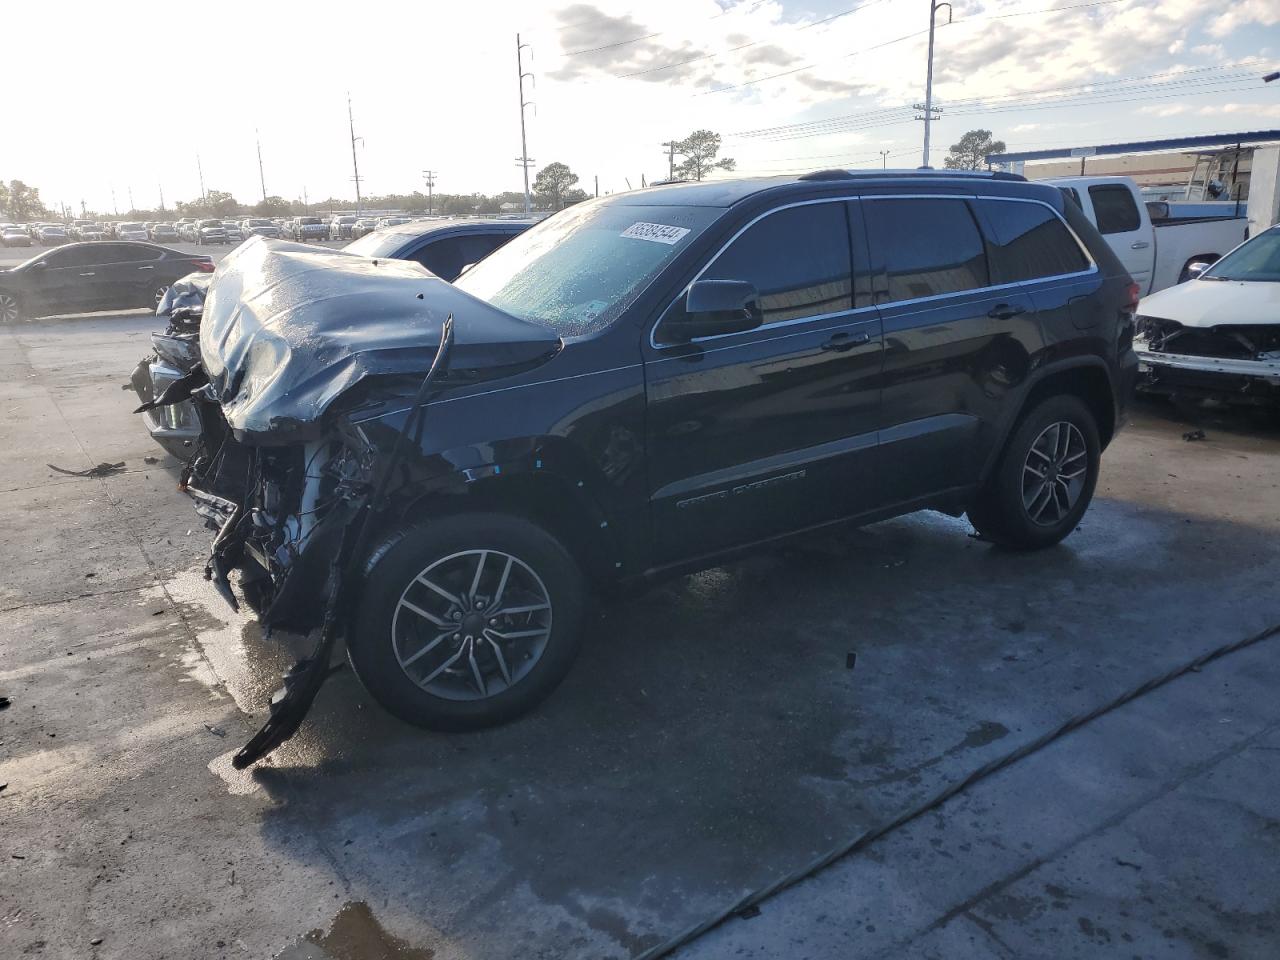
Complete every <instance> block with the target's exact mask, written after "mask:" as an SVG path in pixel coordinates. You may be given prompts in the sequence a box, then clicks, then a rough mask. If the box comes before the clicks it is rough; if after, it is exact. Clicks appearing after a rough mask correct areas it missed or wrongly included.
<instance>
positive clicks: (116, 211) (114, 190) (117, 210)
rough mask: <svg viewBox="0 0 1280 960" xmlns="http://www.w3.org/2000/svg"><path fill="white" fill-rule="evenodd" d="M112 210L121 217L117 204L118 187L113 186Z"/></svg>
mask: <svg viewBox="0 0 1280 960" xmlns="http://www.w3.org/2000/svg"><path fill="white" fill-rule="evenodd" d="M111 209H112V210H114V211H115V213H116V216H117V217H118V216H120V206H119V204H117V203H116V185H115V184H114V183H113V184H112V185H111Z"/></svg>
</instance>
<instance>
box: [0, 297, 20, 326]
mask: <svg viewBox="0 0 1280 960" xmlns="http://www.w3.org/2000/svg"><path fill="white" fill-rule="evenodd" d="M17 319H18V298H17V297H15V296H13V295H12V294H8V293H0V323H14V322H15V321H16V320H17Z"/></svg>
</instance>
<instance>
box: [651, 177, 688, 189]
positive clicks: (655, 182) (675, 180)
mask: <svg viewBox="0 0 1280 960" xmlns="http://www.w3.org/2000/svg"><path fill="white" fill-rule="evenodd" d="M673 183H693V181H692V180H690V179H688V178H687V177H672V178H671V179H670V180H650V181H649V186H651V187H669V186H671V185H672V184H673Z"/></svg>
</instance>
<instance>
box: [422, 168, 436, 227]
mask: <svg viewBox="0 0 1280 960" xmlns="http://www.w3.org/2000/svg"><path fill="white" fill-rule="evenodd" d="M422 179H423V182H425V183H426V185H427V216H431V215H432V214H433V213H434V212H435V206H434V204H433V203H432V202H431V191H432V188H434V187H435V185H436V172H435V171H434V170H423V171H422Z"/></svg>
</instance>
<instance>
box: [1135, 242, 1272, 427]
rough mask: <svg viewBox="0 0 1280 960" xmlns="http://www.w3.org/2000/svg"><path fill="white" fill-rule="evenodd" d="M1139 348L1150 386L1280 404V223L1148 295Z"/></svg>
mask: <svg viewBox="0 0 1280 960" xmlns="http://www.w3.org/2000/svg"><path fill="white" fill-rule="evenodd" d="M1134 351H1135V352H1136V353H1137V355H1138V360H1139V362H1140V366H1139V371H1140V373H1141V378H1140V381H1139V383H1140V386H1141V388H1142V389H1144V390H1149V391H1153V392H1157V393H1164V394H1174V395H1179V396H1188V397H1214V398H1218V399H1227V400H1234V401H1238V402H1246V403H1271V402H1280V226H1274V227H1271V228H1270V229H1268V230H1265V231H1263V232H1262V233H1260V234H1258V235H1257V236H1256V237H1254V238H1252V239H1251V240H1247V241H1246V242H1245V243H1243V244H1241V245H1240V246H1238V247H1236V248H1235V249H1234V250H1232V251H1231V252H1230V253H1228V254H1227V255H1226V256H1224V257H1223V258H1222V259H1221V260H1219V261H1218V262H1217V263H1214V264H1212V265H1210V266H1208V267H1207V268H1204V269H1203V270H1202V272H1200V274H1199V276H1197V277H1196V278H1195V279H1193V280H1189V281H1187V282H1186V283H1182V284H1179V285H1178V286H1175V287H1169V288H1168V289H1165V290H1161V291H1160V292H1159V293H1156V294H1153V295H1151V296H1149V297H1145V298H1143V300H1142V302H1141V303H1140V304H1139V305H1138V318H1137V331H1136V337H1135V341H1134Z"/></svg>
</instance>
